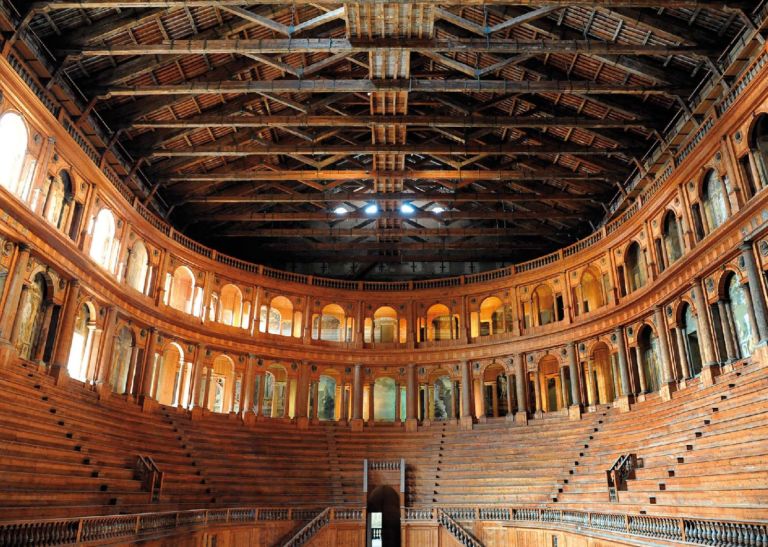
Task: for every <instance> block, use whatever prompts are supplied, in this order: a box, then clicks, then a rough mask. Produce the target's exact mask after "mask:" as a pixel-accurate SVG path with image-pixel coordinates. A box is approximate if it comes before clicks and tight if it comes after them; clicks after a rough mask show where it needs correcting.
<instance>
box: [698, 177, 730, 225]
mask: <svg viewBox="0 0 768 547" xmlns="http://www.w3.org/2000/svg"><path fill="white" fill-rule="evenodd" d="M701 202H702V204H703V206H704V220H705V222H706V224H707V227H708V230H707V233H709V232H712V231H713V230H715V229H717V228H718V227H719V226H720V225H722V224H723V223H724V222H725V221H726V220H728V205H727V198H726V195H725V188H724V186H723V182H722V181H721V180H720V177H719V176H718V175H717V173H716V172H715V171H710V172H709V173H707V175H706V176H705V177H704V182H703V183H702V185H701Z"/></svg>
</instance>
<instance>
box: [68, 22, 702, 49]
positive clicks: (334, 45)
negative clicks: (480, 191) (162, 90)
mask: <svg viewBox="0 0 768 547" xmlns="http://www.w3.org/2000/svg"><path fill="white" fill-rule="evenodd" d="M281 26H284V25H281ZM285 28H286V29H288V27H285ZM286 32H287V30H286ZM387 49H396V50H398V51H406V52H407V51H418V52H423V53H424V54H426V55H432V54H436V53H444V52H450V53H456V52H469V53H496V54H503V55H523V54H524V55H544V54H547V53H586V54H592V55H661V56H668V55H688V56H699V55H705V54H711V53H713V51H712V49H710V48H704V47H698V46H686V45H680V46H677V45H656V44H622V43H614V42H603V41H600V40H594V39H592V40H578V39H570V40H566V39H564V40H515V39H509V40H491V39H488V40H486V39H482V38H480V39H478V38H448V39H413V38H397V39H393V38H389V39H387V38H382V39H377V40H365V39H349V38H293V39H285V40H284V39H263V40H245V39H240V40H237V39H235V40H224V39H218V40H216V39H211V40H203V39H197V40H168V41H164V42H161V43H156V44H114V45H91V46H85V47H82V48H78V49H70V50H66V49H62V50H59V54H60V55H62V56H69V57H101V56H122V55H178V54H183V55H205V54H224V55H232V54H241V55H269V54H286V53H331V54H343V53H346V54H348V55H353V54H357V53H366V54H367V53H372V52H376V51H383V50H387Z"/></svg>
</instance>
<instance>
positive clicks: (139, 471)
mask: <svg viewBox="0 0 768 547" xmlns="http://www.w3.org/2000/svg"><path fill="white" fill-rule="evenodd" d="M136 475H137V477H138V478H139V480H141V483H142V488H143V489H144V490H146V491H147V492H149V501H150V503H157V502H159V501H160V494H161V493H162V490H163V472H162V471H160V468H159V467H158V466H157V464H156V463H155V460H153V459H152V458H151V457H150V456H142V455H141V454H139V455H138V457H137V458H136Z"/></svg>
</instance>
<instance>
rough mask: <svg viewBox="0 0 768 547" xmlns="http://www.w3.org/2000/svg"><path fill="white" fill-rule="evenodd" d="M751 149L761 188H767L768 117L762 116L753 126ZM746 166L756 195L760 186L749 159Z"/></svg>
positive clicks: (750, 140)
mask: <svg viewBox="0 0 768 547" xmlns="http://www.w3.org/2000/svg"><path fill="white" fill-rule="evenodd" d="M749 148H750V151H751V152H752V158H753V160H754V162H755V167H756V170H757V177H758V178H759V180H760V181H761V183H760V184H759V186H765V185H766V184H768V115H766V114H761V115H760V116H758V117H757V119H756V120H755V122H754V124H753V125H752V131H751V134H750V139H749ZM746 166H747V167H748V168H749V169H748V172H749V174H750V175H749V176H748V177H747V178H748V179H749V180H751V181H752V193H753V194H754V193H755V191H756V187H757V186H758V184H755V183H754V177H753V176H751V174H752V169H751V165H750V163H749V158H747V161H746Z"/></svg>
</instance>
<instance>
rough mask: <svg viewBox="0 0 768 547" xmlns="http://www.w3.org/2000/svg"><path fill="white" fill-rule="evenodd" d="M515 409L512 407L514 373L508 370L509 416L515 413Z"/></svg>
mask: <svg viewBox="0 0 768 547" xmlns="http://www.w3.org/2000/svg"><path fill="white" fill-rule="evenodd" d="M514 412H515V410H514V409H513V408H512V374H510V372H509V371H507V416H511V415H512V414H514Z"/></svg>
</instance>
